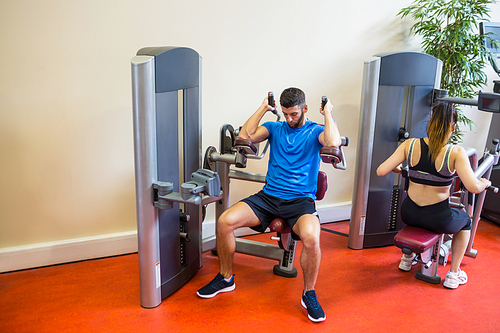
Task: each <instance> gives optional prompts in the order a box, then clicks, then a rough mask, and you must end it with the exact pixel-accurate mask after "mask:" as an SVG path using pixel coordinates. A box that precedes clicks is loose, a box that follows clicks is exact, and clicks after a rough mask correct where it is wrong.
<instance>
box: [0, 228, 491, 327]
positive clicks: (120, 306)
mask: <svg viewBox="0 0 500 333" xmlns="http://www.w3.org/2000/svg"><path fill="white" fill-rule="evenodd" d="M323 227H326V228H328V229H331V230H336V231H340V232H347V228H348V222H339V223H331V224H326V225H323ZM269 237H270V234H262V235H255V236H249V237H248V238H250V239H255V240H260V241H266V242H267V241H268V239H269ZM321 242H322V243H321V248H322V263H321V270H320V276H319V280H318V283H317V286H316V291H317V294H318V298H319V301H320V303H321V305H322V306H323V309H324V310H325V312H326V315H327V319H326V321H325V322H323V323H320V324H315V323H312V322H310V321H309V320H308V319H307V315H306V311H305V310H304V309H303V308H302V306H301V305H300V296H301V292H302V287H303V282H302V272H301V270H300V266H299V258H298V257H297V258H296V260H295V266H296V267H297V268H298V270H299V276H298V277H297V278H295V279H287V278H283V277H279V276H276V275H274V274H273V272H272V267H273V265H274V264H275V262H274V261H271V260H266V259H261V258H256V257H251V256H246V255H243V254H236V255H235V259H234V273H235V274H236V276H235V281H236V290H235V291H233V292H230V293H224V294H219V295H218V296H216V297H215V298H213V299H200V298H198V297H197V296H196V290H197V289H198V288H200V287H202V286H203V285H205V284H206V283H208V282H209V281H210V280H211V279H212V278H213V277H214V276H215V274H216V273H217V272H218V261H217V258H216V257H214V256H213V255H212V254H210V253H205V254H204V255H203V262H204V266H203V268H202V269H201V270H200V271H199V272H198V274H197V275H196V276H195V277H194V278H193V279H191V280H190V281H189V282H188V283H187V284H186V285H184V286H183V287H182V288H181V289H180V290H178V291H177V292H176V293H174V294H173V295H172V296H170V297H168V298H167V299H164V300H163V302H162V303H161V305H160V306H158V307H157V308H154V309H144V308H142V307H141V306H140V300H139V275H138V274H139V273H138V259H137V254H130V255H124V256H118V257H111V258H104V259H96V260H88V261H82V262H76V263H70V264H64V265H57V266H51V267H43V268H37V269H31V270H25V271H18V272H10V273H4V274H0V332H2V333H3V332H5V333H7V332H8V333H10V332H223V333H228V332H306V331H307V332H309V331H310V332H370V333H371V332H395V331H397V332H455V333H456V332H474V333H475V332H500V282H499V277H500V266H499V265H498V262H499V259H500V226H498V225H496V224H492V223H489V222H487V221H484V220H483V221H481V222H480V225H479V229H478V232H477V235H476V239H475V246H474V248H475V249H477V250H478V255H477V258H476V259H472V258H467V257H466V258H464V261H463V264H462V269H463V270H464V271H466V272H467V274H468V275H469V282H468V283H467V284H466V285H463V286H460V287H459V288H458V289H456V290H448V289H445V288H444V287H443V286H442V284H441V285H431V284H428V283H425V282H422V281H420V280H417V279H415V277H414V276H415V272H416V271H417V269H418V268H417V266H414V268H413V269H412V271H411V272H409V273H405V272H402V271H400V270H398V268H397V266H398V263H399V259H400V257H401V252H400V250H399V249H398V248H396V247H394V246H389V247H383V248H376V249H365V250H358V251H354V250H350V249H348V248H347V238H346V237H342V236H338V235H335V234H331V233H328V232H324V231H323V232H322V233H321ZM298 250H299V252H298V253H300V251H301V244H300V243H299V249H298ZM448 269H449V265H448V266H447V267H443V266H439V269H438V274H439V275H441V277H443V278H444V276H445V274H446V272H447V271H448Z"/></svg>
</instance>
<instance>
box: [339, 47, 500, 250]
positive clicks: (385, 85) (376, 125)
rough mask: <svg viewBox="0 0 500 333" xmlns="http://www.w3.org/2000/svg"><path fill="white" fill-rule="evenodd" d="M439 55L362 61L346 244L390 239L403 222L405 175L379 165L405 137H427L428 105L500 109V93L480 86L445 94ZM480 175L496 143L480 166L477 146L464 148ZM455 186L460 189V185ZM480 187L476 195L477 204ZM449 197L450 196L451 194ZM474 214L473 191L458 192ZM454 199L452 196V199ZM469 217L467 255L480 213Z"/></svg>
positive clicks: (493, 157)
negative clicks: (469, 95) (470, 93)
mask: <svg viewBox="0 0 500 333" xmlns="http://www.w3.org/2000/svg"><path fill="white" fill-rule="evenodd" d="M441 65H442V64H441V61H440V60H438V59H436V58H434V57H432V56H430V55H427V54H423V53H415V52H403V53H385V54H379V55H376V56H374V57H372V58H369V59H368V60H366V61H365V65H364V78H363V91H362V101H361V120H360V127H359V149H358V155H357V165H356V174H355V183H354V191H353V200H352V202H353V206H352V211H351V224H350V230H349V241H348V246H349V247H350V248H352V249H362V248H367V247H377V246H385V245H392V244H393V240H394V236H395V235H396V234H397V233H398V232H399V231H400V230H401V229H402V228H403V227H404V226H405V225H404V223H403V222H402V221H401V217H400V213H399V207H400V202H402V200H403V199H404V196H405V195H406V194H405V180H403V177H402V176H401V175H398V174H394V175H393V177H389V176H386V177H377V175H376V169H377V167H378V166H379V165H380V164H381V163H382V162H383V161H384V160H385V159H386V158H387V157H388V156H390V155H391V154H392V153H393V152H394V151H395V150H396V148H397V146H398V145H399V143H400V142H401V141H404V140H405V139H406V138H408V137H410V136H411V137H425V136H426V134H427V133H426V127H427V122H428V120H429V118H430V114H431V108H432V106H433V105H434V103H437V102H449V103H455V104H464V105H473V106H477V107H478V109H479V110H481V111H487V112H494V113H498V112H500V94H497V93H483V92H479V94H478V98H477V99H464V98H454V97H448V96H447V91H444V90H440V89H438V88H439V84H440V78H441ZM466 150H467V152H468V154H469V160H470V161H471V166H472V168H473V170H475V172H476V174H477V176H478V177H484V178H489V177H490V174H491V169H492V167H493V165H495V164H497V162H498V145H495V144H493V148H492V149H490V150H489V151H487V152H486V153H485V154H484V156H483V159H484V161H483V162H482V163H481V164H480V165H479V166H478V160H477V152H476V151H475V150H474V149H470V148H468V149H466ZM459 192H461V193H464V191H463V189H461V190H460V191H459ZM484 195H485V194H484V193H482V194H481V195H480V197H479V200H478V201H477V203H476V204H477V205H479V211H480V210H481V207H482V204H483V201H484ZM452 199H453V198H452ZM459 201H461V202H460V203H457V204H458V205H462V208H465V209H466V210H467V212H468V213H469V215H471V216H472V215H473V210H474V206H475V204H474V197H473V196H470V195H467V196H466V197H464V196H462V198H459ZM452 203H453V202H452ZM476 215H477V217H475V220H476V221H473V228H474V229H473V231H472V237H471V241H470V243H469V247H468V250H467V253H466V255H468V256H471V257H475V255H476V253H475V251H474V250H473V249H472V243H473V239H474V237H473V236H474V235H475V231H476V229H477V222H478V220H479V214H476Z"/></svg>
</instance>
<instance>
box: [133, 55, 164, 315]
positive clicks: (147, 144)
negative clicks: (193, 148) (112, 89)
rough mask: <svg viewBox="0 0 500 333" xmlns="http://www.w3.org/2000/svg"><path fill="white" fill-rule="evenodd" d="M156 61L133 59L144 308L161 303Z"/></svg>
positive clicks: (139, 231) (140, 257)
mask: <svg viewBox="0 0 500 333" xmlns="http://www.w3.org/2000/svg"><path fill="white" fill-rule="evenodd" d="M154 60H155V59H154V57H152V56H136V57H134V58H133V59H132V94H133V114H134V151H135V173H136V177H135V188H136V208H137V238H138V252H139V280H140V293H141V296H140V298H141V305H142V306H143V307H145V308H153V307H156V306H158V305H159V304H160V303H161V289H160V287H161V281H160V244H159V243H160V239H159V226H158V215H157V212H156V208H155V207H154V206H153V183H154V182H155V181H156V177H157V176H156V175H157V163H156V159H157V157H156V154H157V147H156V111H155V110H156V101H155V80H154V77H155V61H154Z"/></svg>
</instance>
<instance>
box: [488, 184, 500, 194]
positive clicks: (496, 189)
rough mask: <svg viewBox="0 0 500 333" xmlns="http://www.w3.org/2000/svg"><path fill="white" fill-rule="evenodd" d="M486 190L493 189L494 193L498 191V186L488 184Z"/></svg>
mask: <svg viewBox="0 0 500 333" xmlns="http://www.w3.org/2000/svg"><path fill="white" fill-rule="evenodd" d="M486 189H487V190H490V191H493V192H494V193H498V187H496V186H493V185H490V186H489V187H487V188H486Z"/></svg>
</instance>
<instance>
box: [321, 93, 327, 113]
mask: <svg viewBox="0 0 500 333" xmlns="http://www.w3.org/2000/svg"><path fill="white" fill-rule="evenodd" d="M327 102H328V97H326V96H322V97H321V110H323V109H324V108H325V105H326V103H327Z"/></svg>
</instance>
